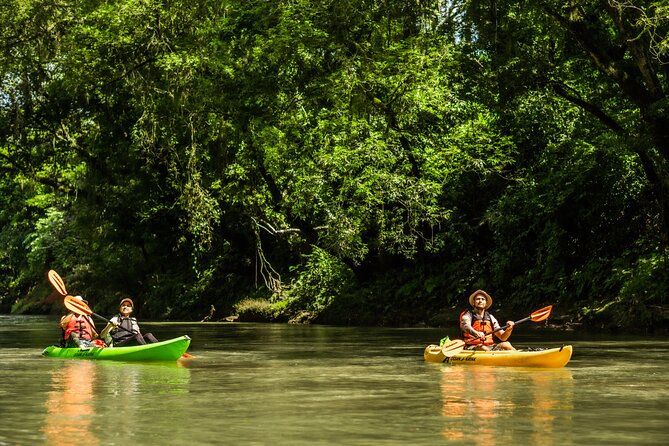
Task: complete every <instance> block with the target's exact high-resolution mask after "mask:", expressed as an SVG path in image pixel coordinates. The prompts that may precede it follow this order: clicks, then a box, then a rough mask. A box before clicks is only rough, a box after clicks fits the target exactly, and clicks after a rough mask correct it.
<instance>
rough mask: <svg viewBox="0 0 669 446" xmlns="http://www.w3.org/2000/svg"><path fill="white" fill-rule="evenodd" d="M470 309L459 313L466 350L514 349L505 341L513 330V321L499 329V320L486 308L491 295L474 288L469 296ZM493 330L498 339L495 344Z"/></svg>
mask: <svg viewBox="0 0 669 446" xmlns="http://www.w3.org/2000/svg"><path fill="white" fill-rule="evenodd" d="M469 304H470V305H471V306H472V309H471V310H465V311H463V312H462V313H461V314H460V331H462V336H463V339H464V341H465V343H466V344H467V346H466V347H465V348H466V349H467V350H515V348H514V347H513V345H511V343H510V342H508V341H507V339H509V336H511V332H512V331H513V325H514V323H513V321H508V322H507V323H506V325H507V327H506V329H504V330H500V325H499V322H497V319H495V317H494V316H493V315H492V314H490V313H489V312H488V311H487V310H488V308H490V306H491V305H492V297H490V295H489V294H488V293H486V292H485V291H483V290H476V291H474V292H473V293H472V294H471V295H470V296H469ZM493 332H494V334H495V336H497V337H498V338H499V339H500V341H502V342H500V343H499V344H495V341H494V339H493Z"/></svg>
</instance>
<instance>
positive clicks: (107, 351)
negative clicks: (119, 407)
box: [42, 336, 190, 361]
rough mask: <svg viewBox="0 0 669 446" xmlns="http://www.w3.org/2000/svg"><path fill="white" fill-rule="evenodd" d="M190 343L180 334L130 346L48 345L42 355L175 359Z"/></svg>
mask: <svg viewBox="0 0 669 446" xmlns="http://www.w3.org/2000/svg"><path fill="white" fill-rule="evenodd" d="M189 345H190V338H189V337H188V336H181V337H178V338H174V339H169V340H167V341H162V342H156V343H154V344H145V345H136V346H131V347H93V348H91V349H89V350H82V349H79V348H63V347H57V346H55V345H50V346H49V347H47V348H45V349H44V351H43V352H42V355H44V356H48V357H50V358H69V359H104V360H107V361H176V360H177V359H179V358H181V356H182V355H183V354H184V353H185V352H186V350H187V349H188V346H189Z"/></svg>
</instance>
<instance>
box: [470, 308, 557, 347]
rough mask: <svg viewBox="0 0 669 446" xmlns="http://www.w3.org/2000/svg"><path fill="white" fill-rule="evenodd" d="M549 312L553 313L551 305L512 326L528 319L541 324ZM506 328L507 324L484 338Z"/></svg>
mask: <svg viewBox="0 0 669 446" xmlns="http://www.w3.org/2000/svg"><path fill="white" fill-rule="evenodd" d="M551 311H553V305H549V306H547V307H543V308H542V309H540V310H537V311H535V312H534V313H532V314H530V315H529V316H527V317H525V318H522V319H521V320H519V321H516V322H514V323H513V324H514V325H518V324H522V323H523V322H526V321H529V320H530V319H531V320H532V322H541V321H543V320H546V319H548V316H550V314H551ZM507 328H509V325H508V324H507V325H505V326H503V327H499V328H498V329H496V330H493V331H491V332H490V333H487V334H486V336H487V335H491V334H493V333H496V332H498V331H502V330H506V329H507ZM470 344H471V342H470Z"/></svg>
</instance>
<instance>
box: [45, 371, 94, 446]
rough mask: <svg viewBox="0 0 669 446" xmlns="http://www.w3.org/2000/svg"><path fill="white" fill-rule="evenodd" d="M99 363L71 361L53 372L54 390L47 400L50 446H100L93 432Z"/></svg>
mask: <svg viewBox="0 0 669 446" xmlns="http://www.w3.org/2000/svg"><path fill="white" fill-rule="evenodd" d="M95 379H96V367H95V364H94V363H92V362H89V361H76V362H75V361H68V362H65V363H63V367H62V368H59V369H56V370H54V371H53V373H52V376H51V382H52V389H53V390H51V391H50V392H49V393H48V395H47V400H46V410H47V414H46V419H45V421H44V429H43V431H44V433H45V435H46V437H47V441H48V443H49V444H52V445H55V446H70V445H81V444H87V445H91V446H96V445H98V444H99V440H98V439H97V438H96V437H95V435H93V433H92V432H91V429H90V428H91V423H92V420H93V417H94V416H95V407H94V404H93V383H94V382H95Z"/></svg>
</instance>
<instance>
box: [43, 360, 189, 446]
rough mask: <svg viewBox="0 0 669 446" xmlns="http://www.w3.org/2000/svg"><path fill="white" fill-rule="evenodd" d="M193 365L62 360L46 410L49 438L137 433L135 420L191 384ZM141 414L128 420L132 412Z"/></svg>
mask: <svg viewBox="0 0 669 446" xmlns="http://www.w3.org/2000/svg"><path fill="white" fill-rule="evenodd" d="M190 373H191V371H190V369H189V368H188V367H186V366H184V364H180V363H153V364H136V363H123V362H96V361H76V360H67V361H62V362H61V363H60V365H59V366H58V367H57V368H56V369H54V370H53V371H52V372H51V390H50V391H49V392H48V393H47V399H46V402H45V405H46V416H45V419H44V424H43V426H42V432H43V433H44V434H45V437H46V440H47V444H50V445H54V446H70V445H73V446H74V445H77V446H79V445H81V444H86V445H89V446H97V445H99V444H101V442H100V438H107V437H109V435H110V434H109V426H114V429H113V435H114V436H119V435H120V436H126V438H132V437H133V435H136V431H137V430H138V429H139V426H137V425H136V424H135V422H134V421H137V422H140V421H141V419H144V418H150V416H149V417H145V416H139V417H138V415H144V414H145V413H149V414H150V413H151V412H152V411H153V409H154V408H155V407H159V406H160V404H161V400H163V399H164V398H165V397H167V396H172V395H174V396H176V397H179V395H184V394H187V393H188V392H189V388H190ZM129 414H131V415H130V417H131V418H135V417H137V418H138V419H137V420H133V422H132V423H128V416H129Z"/></svg>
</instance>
